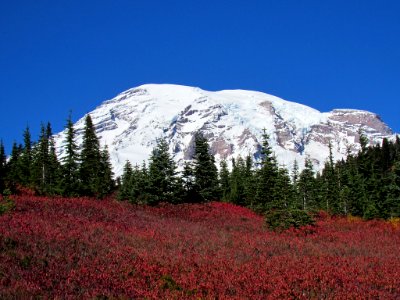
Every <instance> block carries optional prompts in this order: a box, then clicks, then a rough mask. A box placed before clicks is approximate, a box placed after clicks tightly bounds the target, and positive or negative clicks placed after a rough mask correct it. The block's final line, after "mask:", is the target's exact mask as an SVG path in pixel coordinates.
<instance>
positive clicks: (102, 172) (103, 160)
mask: <svg viewBox="0 0 400 300" xmlns="http://www.w3.org/2000/svg"><path fill="white" fill-rule="evenodd" d="M98 176H99V177H98V179H97V188H96V195H97V197H98V198H104V197H105V196H107V195H108V194H110V193H111V192H112V191H113V189H114V185H115V183H114V180H113V176H114V173H113V171H112V166H111V162H110V155H109V154H108V148H107V146H105V147H104V149H103V150H102V151H101V153H100V163H99V175H98Z"/></svg>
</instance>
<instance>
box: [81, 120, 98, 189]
mask: <svg viewBox="0 0 400 300" xmlns="http://www.w3.org/2000/svg"><path fill="white" fill-rule="evenodd" d="M100 161H101V154H100V144H99V140H98V138H97V136H96V132H95V128H94V125H93V121H92V118H91V116H90V115H89V114H88V115H86V118H85V127H84V132H83V141H82V149H81V153H80V166H79V179H80V182H81V187H80V188H81V193H82V194H83V195H87V196H97V192H98V190H97V188H98V182H99V178H100V176H101V175H100V165H101V163H100Z"/></svg>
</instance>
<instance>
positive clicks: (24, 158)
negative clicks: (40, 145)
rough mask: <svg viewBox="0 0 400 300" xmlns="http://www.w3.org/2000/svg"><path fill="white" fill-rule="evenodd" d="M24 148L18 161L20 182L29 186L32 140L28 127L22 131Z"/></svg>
mask: <svg viewBox="0 0 400 300" xmlns="http://www.w3.org/2000/svg"><path fill="white" fill-rule="evenodd" d="M23 136H24V147H23V151H22V155H21V159H20V160H19V164H20V170H19V172H20V174H19V178H20V182H19V183H21V184H22V185H24V186H29V185H30V184H31V178H32V177H31V170H32V140H31V133H30V130H29V127H28V126H27V127H26V129H25V131H24V135H23Z"/></svg>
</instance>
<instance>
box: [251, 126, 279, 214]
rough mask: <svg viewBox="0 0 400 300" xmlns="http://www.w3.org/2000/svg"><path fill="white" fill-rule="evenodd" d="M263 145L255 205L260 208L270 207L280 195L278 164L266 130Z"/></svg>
mask: <svg viewBox="0 0 400 300" xmlns="http://www.w3.org/2000/svg"><path fill="white" fill-rule="evenodd" d="M262 139H263V140H262V146H261V163H260V166H261V168H260V169H259V170H258V172H257V175H256V176H257V188H256V189H257V190H256V196H255V205H256V206H257V207H258V209H264V210H267V209H270V208H271V207H272V206H274V204H273V202H274V201H275V200H276V199H277V197H279V195H278V190H277V188H276V184H277V178H278V165H277V162H276V158H275V156H274V154H273V152H272V149H271V146H270V145H269V136H268V134H267V133H266V131H265V130H264V133H263V135H262Z"/></svg>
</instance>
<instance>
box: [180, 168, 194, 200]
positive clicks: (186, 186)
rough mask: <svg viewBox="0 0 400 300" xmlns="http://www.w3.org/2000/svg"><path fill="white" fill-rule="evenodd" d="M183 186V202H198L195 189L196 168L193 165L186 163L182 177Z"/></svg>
mask: <svg viewBox="0 0 400 300" xmlns="http://www.w3.org/2000/svg"><path fill="white" fill-rule="evenodd" d="M181 184H182V195H181V200H182V202H189V203H190V202H195V200H196V195H197V193H196V189H195V176H194V168H193V166H192V164H191V163H189V162H185V164H184V166H183V171H182V175H181Z"/></svg>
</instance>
